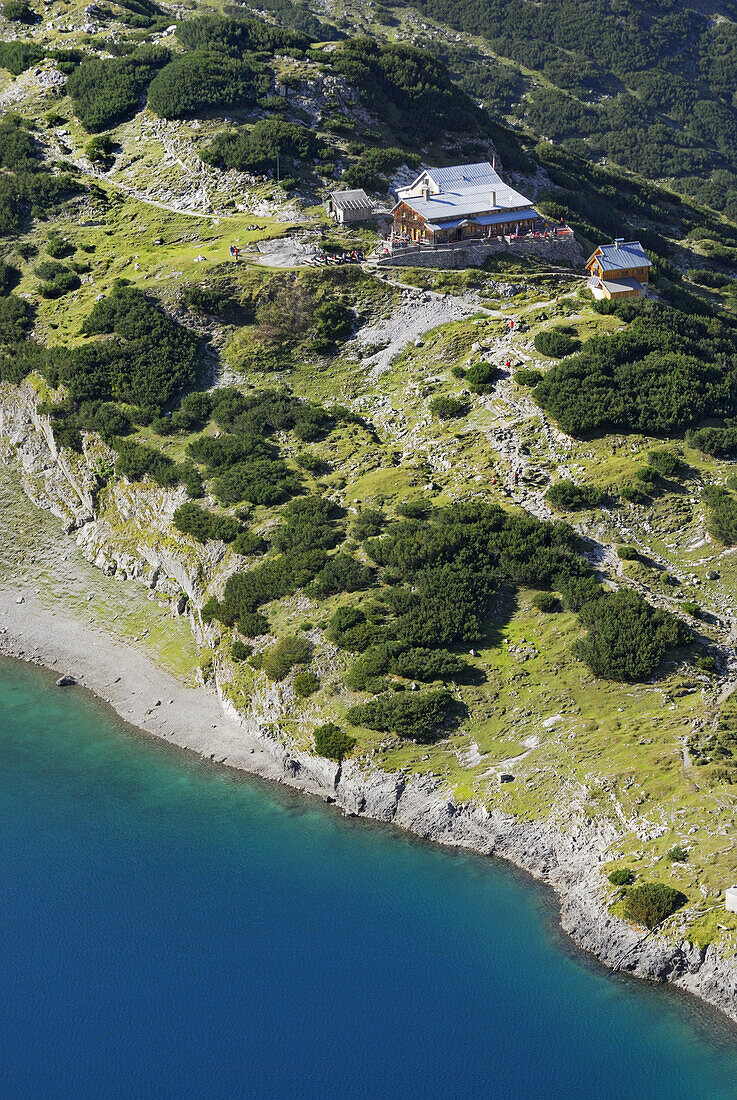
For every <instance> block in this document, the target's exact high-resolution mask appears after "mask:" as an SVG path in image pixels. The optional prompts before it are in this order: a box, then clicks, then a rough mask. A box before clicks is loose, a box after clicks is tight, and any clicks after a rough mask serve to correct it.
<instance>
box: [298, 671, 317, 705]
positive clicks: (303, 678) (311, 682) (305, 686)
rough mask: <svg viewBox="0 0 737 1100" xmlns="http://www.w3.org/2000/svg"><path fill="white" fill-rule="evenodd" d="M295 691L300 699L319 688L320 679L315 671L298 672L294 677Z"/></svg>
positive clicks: (312, 693)
mask: <svg viewBox="0 0 737 1100" xmlns="http://www.w3.org/2000/svg"><path fill="white" fill-rule="evenodd" d="M293 683H294V693H295V695H297V696H298V697H299V698H300V699H307V698H308V696H310V695H314V694H315V692H316V691H318V690H319V687H320V681H319V680H318V678H317V676H315V673H314V672H298V673H296V675H295V677H294V681H293Z"/></svg>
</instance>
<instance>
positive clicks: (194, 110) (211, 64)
mask: <svg viewBox="0 0 737 1100" xmlns="http://www.w3.org/2000/svg"><path fill="white" fill-rule="evenodd" d="M267 83H268V82H267V78H266V77H265V75H264V72H263V68H262V67H261V66H259V67H256V66H255V65H254V64H253V63H251V62H249V61H245V60H242V59H240V58H232V57H223V56H219V55H217V54H201V53H188V54H184V55H183V56H182V57H176V58H174V60H173V61H170V62H169V64H168V65H165V66H164V68H163V69H161V70H160V71H159V72H158V73H157V74H156V76H155V77H154V78H153V80H152V81H151V84H150V85H149V89H148V106H149V107H150V109H151V110H152V111H153V112H154V114H156V115H159V116H160V117H161V118H170V119H175V118H190V117H192V116H193V115H197V114H199V113H200V112H201V111H206V110H212V109H215V108H219V107H241V106H244V107H245V106H250V105H252V104H254V103H255V102H256V99H257V98H258V96H259V95H261V94H262V92H263V91H264V90H265V88H266V87H267Z"/></svg>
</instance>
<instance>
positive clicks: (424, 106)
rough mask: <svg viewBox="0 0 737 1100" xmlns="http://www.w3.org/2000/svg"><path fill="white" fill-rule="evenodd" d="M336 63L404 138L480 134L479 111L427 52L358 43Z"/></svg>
mask: <svg viewBox="0 0 737 1100" xmlns="http://www.w3.org/2000/svg"><path fill="white" fill-rule="evenodd" d="M330 63H331V65H332V67H333V70H334V71H335V72H336V73H338V74H341V75H343V76H345V77H346V78H347V79H348V80H349V81H350V82H351V83H352V84H354V85H355V86H356V87H357V88H358V89H359V91H360V93H361V96H362V98H363V100H364V102H365V103H366V104H367V105H368V106H369V107H370V108H371V110H372V111H374V112H375V113H377V114H378V115H379V117H381V118H383V119H384V121H385V122H387V123H388V124H389V125H390V126H392V127H393V128H394V129H396V131H397V132H398V133H402V135H405V134H407V133H413V134H415V135H416V136H417V138H423V137H425V138H430V139H433V138H434V137H435V136H436V135H437V134H438V133H440V132H446V131H449V130H450V131H459V130H461V131H462V130H476V128H477V127H478V125H479V121H480V119H481V117H482V116H481V114H480V111H479V109H478V108H477V107H476V105H475V104H474V103H473V102H472V100H471V99H470V98H469V97H468V96H467V95H466V94H465V93H464V92H462V91H461V90H460V88H458V87H457V86H456V85H454V84H453V81H452V79H451V77H450V74H449V73H448V70H447V69H446V67H445V65H443V63H442V62H441V61H439V60H437V59H436V58H434V57H433V56H432V55H431V54H430V53H428V52H426V51H424V50H420V49H417V48H416V47H414V46H410V45H405V44H400V43H395V42H391V43H388V44H386V45H384V44H379V43H377V42H375V41H374V40H372V39H369V38H363V37H356V38H351V39H347V40H345V41H344V42H342V43H341V44H340V45H339V47H338V49H337V50H335V51H334V52H333V53H332V54H331V55H330ZM369 170H371V168H370V167H369Z"/></svg>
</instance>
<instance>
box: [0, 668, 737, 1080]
mask: <svg viewBox="0 0 737 1100" xmlns="http://www.w3.org/2000/svg"><path fill="white" fill-rule="evenodd" d="M0 837H1V838H2V842H1V843H0V899H1V906H2V908H1V910H0V912H2V926H1V934H2V943H1V948H0V1005H1V1006H2V1008H1V1009H0V1096H1V1097H3V1098H13V1100H14V1098H16V1097H33V1098H46V1097H75V1098H82V1097H84V1098H86V1097H141V1098H159V1097H177V1098H185V1097H187V1098H188V1097H218V1098H220V1097H224V1098H225V1097H241V1096H243V1097H259V1098H261V1097H263V1098H269V1097H294V1098H303V1097H308V1098H312V1097H320V1098H321V1100H326V1098H333V1097H334V1098H336V1100H338V1098H340V1100H353V1098H356V1100H364V1098H365V1100H373V1098H382V1097H391V1098H393V1097H407V1098H410V1100H414V1098H418V1100H419V1098H427V1097H433V1098H434V1097H459V1098H465V1100H468V1098H476V1097H504V1098H506V1097H510V1098H515V1100H517V1098H520V1100H524V1098H527V1097H535V1098H537V1097H541V1098H543V1097H544V1098H559V1097H560V1098H566V1100H570V1098H572V1097H580V1098H582V1100H599V1098H609V1097H612V1098H615V1097H616V1098H617V1100H619V1098H621V1097H622V1096H623V1095H626V1096H628V1097H632V1098H633V1100H650V1098H656V1097H657V1098H659V1100H660V1098H663V1100H665V1098H667V1100H680V1098H683V1100H697V1098H704V1100H722V1098H729V1100H734V1098H735V1097H737V1031H736V1030H733V1029H732V1028H731V1027H730V1026H729V1025H727V1024H725V1023H723V1022H722V1020H721V1018H720V1017H718V1016H717V1015H716V1014H714V1013H712V1012H710V1011H709V1010H707V1009H704V1008H702V1007H700V1005H699V1004H698V1002H695V1001H693V1000H691V999H689V998H686V997H682V996H680V995H678V994H674V993H672V992H669V991H668V990H664V989H661V988H651V987H649V986H645V985H644V984H642V983H639V982H635V981H633V980H631V979H628V978H625V977H617V976H612V975H609V974H607V973H605V972H604V971H602V970H601V969H599V968H598V967H597V966H596V965H595V964H593V963H590V962H589V961H587V960H586V959H584V958H583V957H582V956H579V955H577V954H576V953H575V952H574V951H573V950H572V949H570V948H569V945H568V943H567V941H566V940H565V938H564V937H563V936H562V935H561V934H559V933H558V932H557V930H556V926H555V910H554V906H553V903H552V899H551V897H550V895H549V894H548V893H547V892H546V891H543V890H541V889H540V888H538V887H537V886H535V885H534V884H532V883H531V882H530V881H529V880H527V879H526V878H523V877H522V876H520V875H518V874H516V873H514V872H513V871H511V870H509V869H508V868H506V867H504V866H502V865H500V864H496V863H494V862H491V861H488V860H483V859H480V858H476V857H472V856H469V855H463V854H454V853H448V852H445V851H442V850H434V849H433V848H432V847H430V846H427V845H424V844H421V843H416V842H413V841H412V840H411V839H408V838H407V837H405V836H403V835H401V834H399V833H397V832H395V831H392V830H390V829H385V828H381V827H379V826H372V825H368V824H366V823H362V822H354V821H345V820H343V819H342V818H341V817H340V816H339V815H338V814H337V813H334V812H331V811H330V809H328V808H326V807H323V806H322V805H317V804H315V803H314V802H313V801H311V800H309V799H307V798H305V797H303V796H301V795H297V794H290V793H288V792H284V791H282V790H280V789H275V788H272V787H270V786H268V785H266V784H260V783H257V782H253V781H249V780H243V779H241V778H237V777H233V776H232V775H230V774H228V773H225V772H223V771H217V770H214V769H210V768H208V767H206V766H205V765H204V764H201V763H200V762H199V761H197V760H194V759H191V758H189V757H188V756H187V755H185V754H182V753H179V752H177V751H175V750H174V749H172V748H170V747H169V746H167V745H163V744H159V743H158V742H155V741H152V740H149V739H147V738H145V737H143V736H142V735H139V734H137V733H136V732H135V731H133V730H131V729H130V727H127V726H125V725H124V724H123V723H121V722H119V721H118V720H117V719H116V718H115V717H114V716H112V715H111V713H110V712H109V711H108V710H107V709H106V708H103V707H102V706H100V705H99V704H97V703H96V702H95V701H94V700H93V699H91V698H90V697H89V696H88V695H86V694H84V693H83V692H81V691H80V690H78V689H71V690H67V691H60V690H58V689H57V688H55V687H54V681H53V677H51V676H49V675H47V674H45V673H43V672H41V671H39V670H37V669H33V668H28V667H25V666H23V665H20V664H15V663H11V662H4V663H0Z"/></svg>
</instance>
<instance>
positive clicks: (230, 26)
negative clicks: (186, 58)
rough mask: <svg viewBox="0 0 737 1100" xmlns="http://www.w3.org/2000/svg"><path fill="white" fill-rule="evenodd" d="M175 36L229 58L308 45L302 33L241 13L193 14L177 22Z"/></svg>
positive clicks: (181, 40) (301, 47) (281, 51)
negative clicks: (233, 15) (231, 17)
mask: <svg viewBox="0 0 737 1100" xmlns="http://www.w3.org/2000/svg"><path fill="white" fill-rule="evenodd" d="M177 38H178V39H179V41H180V42H181V43H182V44H183V45H184V46H186V47H187V49H189V50H204V51H212V52H215V53H221V54H226V55H228V56H231V57H240V56H241V55H242V54H243V53H245V52H248V51H253V52H256V53H261V52H263V53H271V54H273V53H275V52H277V51H278V52H280V53H285V52H290V51H291V50H294V49H297V50H299V49H302V50H304V49H306V48H307V46H308V45H309V38H308V37H307V35H305V34H302V33H300V32H298V31H295V30H284V29H282V27H279V26H277V27H275V26H273V25H272V24H271V23H266V22H264V21H263V20H262V19H256V18H254V17H247V16H245V15H243V14H242V13H241V12H239V13H238V18H237V19H227V18H225V17H224V16H222V15H197V16H194V17H193V18H191V19H187V20H185V21H184V22H183V23H180V24H179V26H178V27H177Z"/></svg>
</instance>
